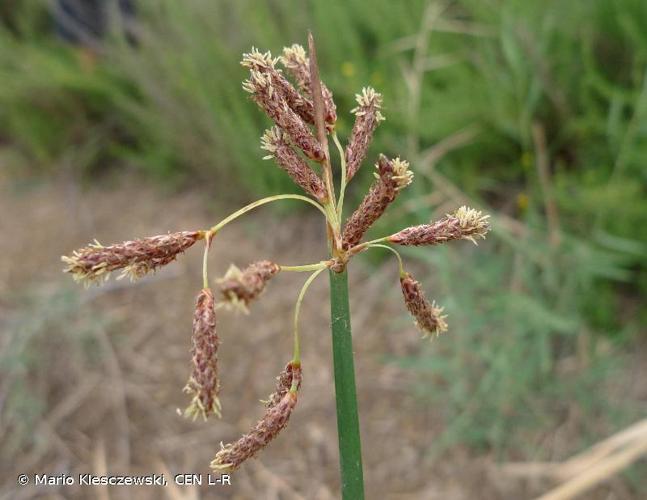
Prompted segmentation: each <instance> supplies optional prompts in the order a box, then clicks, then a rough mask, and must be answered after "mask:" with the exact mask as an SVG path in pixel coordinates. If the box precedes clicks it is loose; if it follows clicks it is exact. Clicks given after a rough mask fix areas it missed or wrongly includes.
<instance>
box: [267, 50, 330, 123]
mask: <svg viewBox="0 0 647 500" xmlns="http://www.w3.org/2000/svg"><path fill="white" fill-rule="evenodd" d="M279 59H280V61H281V64H283V66H285V68H286V69H287V70H288V73H290V75H292V77H293V78H294V79H295V80H296V82H297V84H298V85H299V89H300V90H301V92H303V93H304V94H305V95H306V96H308V97H310V95H311V86H310V59H309V58H308V56H306V51H305V49H304V48H303V47H302V46H301V45H298V44H294V45H292V46H290V47H284V48H283V56H281V57H280V58H279ZM321 94H322V96H323V101H324V121H325V123H326V130H328V132H331V131H332V130H334V128H335V123H336V122H337V107H336V106H335V101H334V100H333V96H332V92H331V91H330V89H329V88H328V87H326V85H325V84H324V83H323V82H321Z"/></svg>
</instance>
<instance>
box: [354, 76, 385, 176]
mask: <svg viewBox="0 0 647 500" xmlns="http://www.w3.org/2000/svg"><path fill="white" fill-rule="evenodd" d="M355 98H356V99H357V107H356V108H355V109H353V110H352V112H353V113H355V124H354V125H353V130H352V131H351V134H350V139H349V140H348V146H346V180H347V181H350V180H351V179H352V178H353V176H354V175H355V174H356V173H357V171H358V170H359V167H360V166H361V165H362V162H363V161H364V158H365V157H366V151H367V150H368V146H369V144H370V143H371V140H372V139H373V132H374V131H375V129H376V128H377V126H378V124H379V123H380V122H381V121H382V120H384V116H382V113H381V112H380V108H381V107H382V95H381V94H378V93H377V92H375V90H374V89H372V88H371V87H365V88H363V89H362V93H361V94H357V95H356V96H355Z"/></svg>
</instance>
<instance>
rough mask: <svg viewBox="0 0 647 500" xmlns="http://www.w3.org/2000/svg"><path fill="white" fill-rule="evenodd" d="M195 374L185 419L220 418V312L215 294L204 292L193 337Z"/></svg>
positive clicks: (193, 374) (188, 383) (196, 315)
mask: <svg viewBox="0 0 647 500" xmlns="http://www.w3.org/2000/svg"><path fill="white" fill-rule="evenodd" d="M191 340H192V342H193V348H192V349H191V355H192V361H193V370H192V372H191V376H190V378H189V381H188V382H187V384H186V386H185V388H184V392H186V393H187V394H189V395H190V396H192V399H191V403H190V404H189V406H188V407H187V408H186V410H184V416H186V417H189V418H193V419H194V420H195V419H196V418H197V417H198V416H201V417H202V418H204V419H205V420H206V419H207V417H209V416H211V415H217V416H218V417H220V410H221V406H220V400H219V399H218V393H219V392H220V379H219V378H218V344H220V339H219V338H218V333H217V331H216V309H215V301H214V297H213V292H212V291H211V290H210V289H209V288H204V289H203V290H202V291H201V292H200V294H199V295H198V298H197V301H196V306H195V312H194V315H193V334H192V337H191Z"/></svg>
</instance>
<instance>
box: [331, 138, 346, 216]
mask: <svg viewBox="0 0 647 500" xmlns="http://www.w3.org/2000/svg"><path fill="white" fill-rule="evenodd" d="M332 140H333V142H334V143H335V146H337V151H339V162H340V165H341V184H340V186H339V202H338V203H337V218H338V219H339V220H341V217H342V212H343V210H344V194H345V193H346V153H344V148H342V146H341V143H340V142H339V138H338V137H337V132H333V133H332Z"/></svg>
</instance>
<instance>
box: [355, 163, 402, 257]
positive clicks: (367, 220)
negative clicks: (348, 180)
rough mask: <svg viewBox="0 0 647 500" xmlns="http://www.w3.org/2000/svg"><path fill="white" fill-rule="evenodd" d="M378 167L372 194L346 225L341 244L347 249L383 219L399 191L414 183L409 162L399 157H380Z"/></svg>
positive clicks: (370, 192)
mask: <svg viewBox="0 0 647 500" xmlns="http://www.w3.org/2000/svg"><path fill="white" fill-rule="evenodd" d="M375 168H376V169H377V172H376V173H375V180H374V181H373V184H372V185H371V188H370V189H369V192H368V193H367V194H366V196H365V197H364V199H363V200H362V202H361V204H360V206H359V207H358V208H357V209H356V210H355V211H354V212H353V214H352V215H351V216H350V217H349V219H348V220H347V221H346V225H345V226H344V232H343V235H342V241H343V246H344V248H345V249H346V250H348V249H349V248H351V247H352V246H354V245H357V244H358V243H359V242H360V241H361V239H362V236H364V233H366V231H367V230H368V229H369V228H370V227H371V225H372V224H373V223H374V222H375V221H376V220H377V219H379V218H380V216H381V215H382V214H383V213H384V211H385V210H386V208H387V207H388V206H389V204H391V203H392V202H393V201H394V200H395V198H396V196H397V194H398V193H399V192H400V190H401V189H403V188H405V187H406V186H408V185H409V184H411V181H412V180H413V174H412V173H411V171H410V170H409V163H408V162H407V161H403V160H401V159H400V158H395V159H393V160H389V159H388V158H387V157H386V156H384V155H380V157H379V159H378V162H377V165H375Z"/></svg>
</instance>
